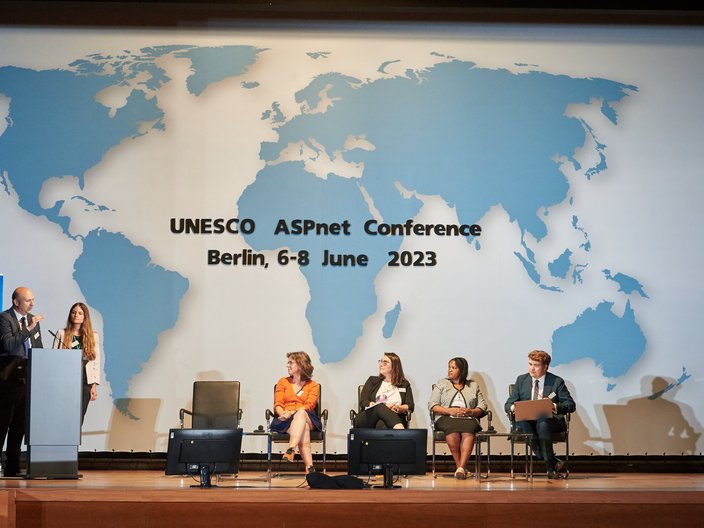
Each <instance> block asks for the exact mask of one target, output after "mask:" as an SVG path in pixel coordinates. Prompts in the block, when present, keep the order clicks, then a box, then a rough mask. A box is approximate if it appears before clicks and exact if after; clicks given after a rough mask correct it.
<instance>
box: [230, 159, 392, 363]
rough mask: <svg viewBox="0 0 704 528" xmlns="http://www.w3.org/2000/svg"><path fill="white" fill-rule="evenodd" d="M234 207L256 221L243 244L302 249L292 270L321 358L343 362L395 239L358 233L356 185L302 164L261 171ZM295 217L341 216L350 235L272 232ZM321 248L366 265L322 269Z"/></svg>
mask: <svg viewBox="0 0 704 528" xmlns="http://www.w3.org/2000/svg"><path fill="white" fill-rule="evenodd" d="M238 210H239V216H240V218H256V222H257V228H256V231H255V232H254V233H252V234H250V235H246V236H245V238H246V240H247V243H248V244H249V245H250V246H251V247H253V248H257V249H258V250H274V249H278V248H282V247H287V248H289V249H290V250H291V251H293V252H299V251H308V252H309V254H310V258H311V262H310V264H309V265H307V266H301V267H300V271H301V273H303V275H304V276H305V278H306V280H307V282H308V287H309V290H310V301H309V303H308V306H307V307H306V318H307V320H308V322H309V324H310V326H311V331H312V333H313V340H314V342H315V344H316V346H317V348H318V352H319V353H320V355H321V359H322V360H323V361H324V362H329V361H339V360H341V359H343V358H344V357H345V356H346V355H347V354H348V353H349V351H350V350H352V348H354V345H355V342H356V340H357V338H358V337H359V336H360V335H361V334H362V323H363V321H364V320H365V319H366V318H367V317H369V315H371V314H372V313H374V311H375V309H376V293H375V291H374V277H376V275H377V274H378V273H379V271H380V270H381V269H383V267H384V266H385V265H386V262H387V261H388V259H389V257H388V252H389V251H391V250H392V249H393V250H395V249H398V247H399V245H400V243H401V241H400V240H398V239H393V238H389V237H379V236H377V237H370V236H369V235H366V234H364V232H363V231H362V224H363V222H364V221H365V220H367V219H368V215H369V209H368V206H367V205H366V203H365V201H364V196H363V194H362V192H361V191H360V189H359V186H358V184H357V182H356V181H354V180H350V179H345V178H340V177H336V176H329V177H328V179H327V180H321V179H319V178H317V177H315V176H313V175H312V174H309V173H307V172H305V171H304V170H303V163H302V162H296V163H284V164H281V165H273V166H267V167H265V168H264V169H263V170H262V171H261V172H260V173H259V174H258V175H257V179H256V181H255V182H254V183H252V184H251V185H250V186H249V187H247V189H245V191H244V192H243V193H242V195H241V196H240V199H239V201H238ZM263 213H264V214H263ZM274 213H275V214H276V216H274ZM296 218H310V219H315V220H316V221H317V222H328V223H332V222H340V221H342V220H343V219H347V220H349V221H350V223H351V225H352V228H351V229H350V235H339V236H327V237H316V236H310V235H309V236H302V235H289V236H287V235H283V234H279V235H274V231H275V229H276V226H277V224H278V221H279V219H285V220H292V219H296ZM324 250H328V251H331V252H333V253H345V254H361V253H364V254H366V255H367V256H368V257H369V265H368V266H366V267H359V266H357V267H336V268H333V267H329V266H328V267H323V266H321V262H322V258H323V251H324Z"/></svg>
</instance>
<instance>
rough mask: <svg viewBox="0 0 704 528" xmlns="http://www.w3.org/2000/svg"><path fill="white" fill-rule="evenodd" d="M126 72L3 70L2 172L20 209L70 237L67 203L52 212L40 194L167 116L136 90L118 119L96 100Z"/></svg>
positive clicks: (0, 79)
mask: <svg viewBox="0 0 704 528" xmlns="http://www.w3.org/2000/svg"><path fill="white" fill-rule="evenodd" d="M123 79H124V75H122V74H117V73H116V74H113V75H97V74H93V75H85V74H82V73H80V72H76V71H65V70H44V71H34V70H28V69H24V68H15V67H12V66H8V67H4V68H0V93H3V94H5V95H6V96H7V97H9V98H10V116H9V123H8V127H7V129H6V130H5V132H4V133H3V134H2V136H0V173H2V172H3V171H7V175H8V178H9V179H10V181H11V182H12V184H13V186H14V188H15V191H16V192H17V196H18V198H19V206H20V207H21V208H22V209H24V210H26V211H28V212H30V213H32V214H34V215H37V216H46V217H47V219H49V220H50V221H52V222H55V223H57V224H59V225H60V226H61V227H62V228H63V230H64V233H65V234H68V223H69V219H67V218H60V217H59V209H60V207H61V204H57V205H56V206H55V207H54V208H53V209H51V210H46V209H43V208H41V206H40V204H39V192H40V190H41V187H42V185H43V184H44V182H45V181H46V180H48V179H49V178H52V177H54V176H63V175H67V174H70V175H74V176H77V177H78V178H79V182H80V185H81V186H82V185H83V177H84V174H85V173H86V172H87V171H88V169H90V168H91V167H93V166H94V165H96V164H97V163H99V162H100V160H101V159H102V158H103V156H104V155H105V153H106V152H107V151H108V150H110V149H111V148H113V147H115V146H116V145H118V144H119V143H120V142H121V141H122V140H124V139H125V138H129V137H134V136H137V135H139V134H140V132H139V127H140V125H141V123H142V122H145V121H158V120H160V119H161V118H162V116H163V114H162V112H161V110H160V109H159V108H158V107H157V106H156V101H154V100H147V98H146V96H145V93H144V92H142V91H133V92H132V94H131V95H130V96H129V98H128V100H127V104H126V105H125V106H123V107H122V108H120V109H119V110H118V111H117V113H116V114H115V116H114V117H110V115H109V110H108V109H107V108H106V107H104V106H103V105H101V104H100V103H98V102H97V101H96V95H97V94H98V93H99V92H100V91H101V90H103V89H105V88H107V87H109V86H113V85H115V84H118V83H119V82H121V81H122V80H123Z"/></svg>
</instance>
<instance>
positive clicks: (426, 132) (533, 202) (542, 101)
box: [238, 60, 637, 362]
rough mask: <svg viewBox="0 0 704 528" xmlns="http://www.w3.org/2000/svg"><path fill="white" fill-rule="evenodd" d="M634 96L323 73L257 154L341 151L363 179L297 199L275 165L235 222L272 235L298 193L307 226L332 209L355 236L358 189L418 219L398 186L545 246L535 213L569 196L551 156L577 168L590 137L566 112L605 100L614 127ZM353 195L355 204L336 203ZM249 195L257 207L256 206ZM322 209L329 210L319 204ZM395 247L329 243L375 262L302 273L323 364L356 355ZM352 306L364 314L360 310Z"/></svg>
mask: <svg viewBox="0 0 704 528" xmlns="http://www.w3.org/2000/svg"><path fill="white" fill-rule="evenodd" d="M629 90H631V91H637V88H636V87H635V86H630V85H625V84H621V83H618V82H614V81H610V80H607V79H598V78H589V79H579V78H571V77H568V76H564V75H551V74H547V73H543V72H528V73H521V74H515V73H511V72H509V71H507V70H490V69H485V68H478V67H476V65H475V64H473V63H471V62H465V61H459V60H451V61H448V62H444V63H441V64H437V65H435V66H432V67H430V68H428V69H426V70H423V71H420V72H414V71H410V70H409V71H407V72H406V74H405V76H399V77H393V78H384V79H380V80H374V81H367V82H363V81H361V80H359V79H355V78H352V77H349V76H345V75H343V74H340V73H329V74H324V75H320V76H318V77H317V78H315V79H314V80H313V81H312V82H311V83H310V84H309V85H308V86H307V87H305V88H304V89H303V90H301V91H300V92H298V93H297V94H296V100H297V101H298V102H299V103H300V104H301V108H302V109H303V113H302V114H300V115H297V116H295V117H293V118H291V119H289V120H288V121H286V122H285V123H283V124H282V125H281V126H279V127H278V128H277V129H276V131H277V132H278V139H277V140H276V141H273V142H265V143H263V144H262V146H261V150H260V157H261V158H262V160H264V161H265V162H272V161H274V160H277V159H278V158H279V156H280V154H281V152H282V151H283V150H284V149H286V147H287V146H289V145H291V144H304V145H306V147H307V148H310V149H312V150H313V151H319V150H320V148H322V149H324V150H325V152H326V154H327V156H328V157H329V158H330V159H333V158H334V154H333V153H336V152H339V153H341V155H342V157H343V159H344V160H345V161H347V162H349V163H358V164H363V165H364V173H363V175H362V177H361V178H359V180H358V181H357V182H356V183H353V182H345V183H341V182H339V181H338V180H339V178H337V177H336V176H335V175H334V174H329V175H328V176H327V179H326V180H319V181H318V182H316V183H313V177H311V178H310V180H309V181H307V182H306V186H305V190H306V193H308V192H309V191H310V190H311V189H312V188H320V189H321V190H322V189H324V188H327V190H326V191H325V194H324V195H323V196H322V197H321V195H311V194H303V195H299V193H296V192H295V188H294V187H293V186H292V185H290V184H286V183H285V182H286V181H287V180H292V181H299V180H300V179H301V178H303V175H302V172H301V171H302V165H301V164H300V162H298V161H296V162H293V161H290V162H277V163H278V164H277V165H276V166H275V167H274V166H271V165H268V166H266V167H265V168H264V169H263V170H262V171H261V172H260V173H259V175H258V176H257V178H256V180H255V181H254V183H253V184H252V185H251V186H250V188H249V189H248V192H247V193H245V194H244V195H243V196H242V197H241V198H240V200H239V202H238V206H239V208H240V216H243V215H242V212H243V211H246V212H247V214H251V215H254V217H255V218H256V219H257V223H258V224H259V222H260V221H261V222H263V223H266V224H267V225H271V224H272V221H273V220H274V219H272V218H271V215H272V214H273V213H269V212H267V211H272V212H273V211H277V213H276V214H277V215H280V216H282V217H283V216H285V215H286V214H289V213H288V211H290V210H291V209H292V207H291V206H290V205H289V203H288V202H289V201H291V200H292V199H291V198H289V197H288V196H287V195H286V194H284V193H289V192H294V193H295V194H296V199H298V200H300V201H301V202H300V203H299V204H297V207H295V209H297V210H299V211H300V210H302V211H303V212H304V216H303V217H306V218H316V216H315V215H316V213H317V212H318V211H319V210H321V209H325V208H327V211H326V212H328V213H331V214H330V215H327V216H326V218H330V217H332V218H335V219H337V220H341V219H343V218H349V219H350V220H351V221H352V222H353V224H354V225H355V229H356V230H359V224H360V222H363V221H364V220H365V219H367V218H370V217H371V211H370V210H369V206H367V205H366V204H365V203H364V202H362V201H361V197H360V196H359V186H363V188H364V190H365V191H366V192H367V193H368V196H369V197H370V198H371V200H372V201H373V204H374V208H375V209H376V211H378V213H379V214H380V215H381V217H382V218H383V221H384V222H387V223H397V222H404V221H405V220H406V219H408V218H412V217H414V216H415V215H416V214H417V213H418V211H419V210H420V208H421V206H422V202H421V201H420V200H418V199H417V198H416V197H415V196H411V197H410V198H409V197H408V196H407V195H404V194H402V193H401V192H400V191H399V189H398V186H397V185H398V184H400V185H401V186H402V187H403V188H404V189H407V190H410V191H415V192H416V193H419V194H423V195H433V196H440V197H442V198H443V199H444V200H445V202H446V203H447V204H448V206H450V207H455V208H456V212H457V216H458V219H459V221H460V222H461V223H466V224H472V223H475V222H477V221H478V219H480V218H481V217H482V216H483V215H484V214H485V213H486V212H487V211H488V210H489V209H490V208H491V207H493V206H495V205H500V206H502V207H503V209H504V210H505V211H506V212H507V213H508V215H509V217H510V219H511V221H515V222H517V224H518V226H519V227H520V229H521V232H522V233H531V234H532V235H533V236H534V237H535V239H537V240H541V239H542V238H543V237H545V235H546V234H547V226H546V224H545V223H544V222H543V220H542V219H541V218H540V216H539V214H538V212H539V211H540V210H544V209H545V208H547V207H550V206H552V205H555V204H558V203H561V202H562V201H564V200H565V198H566V197H567V195H568V190H569V184H568V181H567V179H566V178H565V176H564V175H563V174H562V172H561V171H560V163H559V162H558V161H556V159H557V157H565V158H566V159H568V160H570V161H571V162H572V163H574V164H575V165H577V162H576V160H575V159H574V153H575V151H576V149H577V148H579V147H581V146H582V145H583V144H584V143H585V138H586V134H587V133H590V132H591V131H589V130H585V127H584V123H583V122H582V121H580V120H579V119H575V118H570V117H567V116H565V109H566V107H567V106H568V105H570V104H574V103H589V102H590V101H591V100H593V99H600V100H601V101H602V105H601V111H602V113H603V114H604V115H605V116H606V117H607V118H608V119H610V120H611V121H612V122H613V123H616V122H617V115H616V112H615V111H614V109H613V107H612V106H613V104H614V103H616V102H618V101H620V100H621V99H623V98H624V97H625V96H626V95H627V93H628V91H629ZM321 94H326V96H327V98H328V100H330V101H333V103H332V104H331V105H329V106H328V107H327V108H326V110H325V111H323V112H319V111H316V112H310V111H308V109H317V108H318V105H319V103H321V102H322V99H321V97H323V96H322V95H321ZM350 137H357V138H364V139H365V140H366V141H367V142H369V143H371V144H372V145H373V147H374V148H373V149H371V150H370V149H366V148H347V147H346V143H347V141H348V139H349V138H350ZM320 145H322V147H320ZM595 170H596V171H598V170H599V168H598V167H597V168H596V169H595ZM272 178H275V179H276V181H277V185H276V186H275V185H272ZM259 187H263V188H265V189H266V190H267V191H268V192H269V193H271V194H270V195H268V196H266V199H268V200H269V201H267V202H265V201H264V199H265V195H264V194H263V193H262V192H255V190H257V189H258V188H259ZM345 192H348V193H352V194H353V198H354V199H350V197H346V196H343V194H338V193H345ZM255 195H257V196H259V197H261V198H259V199H257V200H254V199H253V196H255ZM327 200H332V201H331V202H330V203H324V202H327ZM265 204H266V205H267V207H266V208H264V207H262V206H263V205H265ZM255 205H256V206H257V207H256V208H255ZM278 211H286V213H279V212H278ZM299 217H300V214H299ZM290 218H294V217H290ZM321 220H322V219H321ZM245 238H246V240H247V242H248V243H249V244H250V245H251V246H252V247H253V248H254V249H267V248H268V249H274V248H278V247H296V248H299V249H303V248H305V247H307V246H310V245H311V244H312V245H313V247H315V246H316V245H317V242H316V241H314V240H312V239H310V238H309V239H308V240H305V241H303V242H301V240H300V239H297V238H296V237H292V236H280V237H277V238H276V239H274V238H273V237H271V236H267V235H261V234H260V233H259V232H257V234H255V235H251V236H245ZM326 242H327V241H326ZM468 242H469V241H468ZM399 243H400V242H398V241H397V242H389V241H387V242H383V241H379V240H376V239H371V238H370V237H367V238H366V239H365V240H363V239H360V238H359V237H357V236H356V234H354V235H352V236H351V237H348V238H345V239H344V243H343V244H340V243H339V240H338V241H335V246H336V247H338V248H340V250H342V251H343V252H356V251H360V250H361V251H364V252H365V253H367V254H369V255H370V261H371V262H373V265H370V266H369V267H368V268H366V269H365V270H363V271H362V270H345V271H344V273H342V274H341V273H336V274H335V279H334V278H333V276H332V275H331V274H330V273H329V271H330V270H325V269H321V268H320V267H319V266H315V267H314V266H308V267H307V268H304V269H302V271H303V273H304V274H305V275H306V277H307V278H308V279H309V287H310V295H311V300H310V304H309V307H308V309H307V312H306V314H307V316H308V321H309V324H310V325H311V328H312V329H313V335H314V340H315V344H316V346H317V348H318V352H319V354H320V357H321V360H322V361H324V362H326V361H335V360H338V359H341V358H343V357H345V355H347V354H348V353H349V352H350V350H351V348H350V345H353V344H354V342H355V340H356V338H357V337H358V336H359V335H360V334H359V332H360V329H361V324H362V322H363V320H364V318H366V316H368V315H369V314H371V313H373V311H374V309H375V298H374V296H373V284H372V282H373V279H374V277H375V276H376V273H377V272H378V271H379V270H380V269H381V267H382V266H383V265H384V261H385V258H384V256H385V254H384V252H385V251H388V250H390V249H394V248H395V247H397V246H398V245H399ZM526 250H527V251H528V248H527V247H526ZM516 256H517V257H518V258H519V259H520V260H521V262H522V263H523V265H524V267H525V269H526V272H528V274H529V276H530V277H531V279H532V280H534V281H536V283H537V284H539V285H540V287H541V288H544V289H547V290H552V291H561V290H560V289H559V288H556V287H552V286H546V285H543V284H541V283H540V277H539V275H538V274H537V271H535V270H534V266H533V265H532V264H531V262H530V261H531V260H533V259H532V258H531V257H530V255H529V257H528V259H526V258H523V257H521V256H519V255H518V254H517V255H516ZM534 271H535V272H534ZM362 280H363V281H366V283H363V282H362ZM343 282H346V283H347V284H346V285H342V283H343ZM362 292H365V294H364V295H362ZM340 295H342V296H340ZM321 297H322V298H323V299H325V301H320V300H319V298H321ZM356 303H364V304H363V305H357V306H353V305H354V304H356ZM318 305H319V306H318ZM312 306H315V309H312V308H311V307H312ZM320 306H322V307H324V308H325V309H323V310H321V309H320ZM342 306H344V307H345V309H344V311H345V312H346V313H348V314H349V315H351V316H352V318H350V319H347V320H346V321H344V322H342V321H341V320H340V319H339V318H338V317H339V316H340V315H341V311H342V308H341V307H342Z"/></svg>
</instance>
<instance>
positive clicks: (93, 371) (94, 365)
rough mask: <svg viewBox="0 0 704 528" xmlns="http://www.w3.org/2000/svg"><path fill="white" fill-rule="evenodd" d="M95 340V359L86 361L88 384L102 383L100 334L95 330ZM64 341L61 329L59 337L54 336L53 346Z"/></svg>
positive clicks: (55, 346) (57, 346) (57, 345)
mask: <svg viewBox="0 0 704 528" xmlns="http://www.w3.org/2000/svg"><path fill="white" fill-rule="evenodd" d="M93 339H94V340H95V359H91V360H90V361H89V362H88V363H86V379H87V380H88V385H93V384H94V383H95V384H96V385H100V336H99V335H98V334H96V333H95V332H93ZM62 341H64V331H63V329H62V330H59V333H58V339H56V338H54V345H53V348H59V343H60V342H62Z"/></svg>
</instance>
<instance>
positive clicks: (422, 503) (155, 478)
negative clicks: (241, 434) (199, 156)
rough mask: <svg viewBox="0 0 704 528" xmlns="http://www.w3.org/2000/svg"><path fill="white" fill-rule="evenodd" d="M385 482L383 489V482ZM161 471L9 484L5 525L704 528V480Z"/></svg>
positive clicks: (0, 483) (1, 509) (0, 525)
mask: <svg viewBox="0 0 704 528" xmlns="http://www.w3.org/2000/svg"><path fill="white" fill-rule="evenodd" d="M373 483H375V484H380V483H381V482H380V481H379V479H377V480H376V481H375V482H373ZM192 484H196V482H195V481H193V480H191V479H190V478H182V477H167V476H165V475H164V474H163V472H161V471H137V470H133V471H122V470H114V471H84V472H82V478H81V479H79V480H21V479H9V478H8V479H0V528H6V527H7V528H15V527H17V528H25V527H52V528H57V527H69V526H70V527H74V526H81V525H83V524H84V523H88V524H97V525H98V526H100V528H111V527H120V528H124V527H129V526H139V527H150V528H151V527H154V528H156V527H169V528H174V527H180V526H189V527H192V526H194V525H199V526H225V525H226V526H248V527H249V526H262V527H284V526H285V527H287V528H294V527H301V528H311V527H317V526H321V527H322V526H325V527H335V528H343V527H347V526H354V527H360V526H367V525H369V524H370V523H372V524H374V525H378V524H382V525H383V526H384V528H392V527H408V526H429V525H430V524H431V523H432V524H437V525H438V526H457V525H464V524H467V523H471V524H472V525H475V526H482V527H503V526H511V527H521V528H523V527H531V526H536V527H537V526H541V527H542V526H545V524H546V523H548V524H549V525H551V526H570V527H580V526H585V527H586V526H589V527H594V526H599V527H600V526H614V527H620V526H623V527H628V528H634V526H636V525H637V524H638V523H640V524H641V525H642V526H651V525H657V526H658V527H667V526H673V527H684V526H701V522H702V521H701V519H702V518H704V475H701V474H653V473H650V474H642V473H614V474H607V473H602V474H588V473H587V474H578V473H574V474H572V475H571V476H570V478H569V479H567V480H548V479H547V478H546V477H545V476H542V475H536V477H535V478H534V480H533V481H532V482H528V481H525V480H522V479H518V478H516V479H514V480H512V479H510V478H509V476H508V475H507V474H502V473H496V474H492V476H491V479H489V480H486V479H483V480H481V481H479V482H477V481H475V480H466V481H458V480H456V479H454V478H451V476H450V475H449V474H443V475H439V476H438V478H436V479H433V478H432V476H431V475H430V474H428V475H426V476H414V477H409V478H401V479H400V480H399V482H398V484H400V485H401V488H400V489H394V490H386V489H364V490H312V489H309V488H307V487H306V484H305V480H304V476H303V475H302V474H290V475H285V476H282V477H274V478H272V479H271V482H270V483H269V482H267V480H266V473H264V472H249V471H247V472H242V473H240V475H239V478H237V479H234V478H232V477H229V478H224V479H222V480H221V481H220V483H219V484H220V485H221V486H223V487H220V488H211V489H201V488H191V487H190V486H191V485H192Z"/></svg>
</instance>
